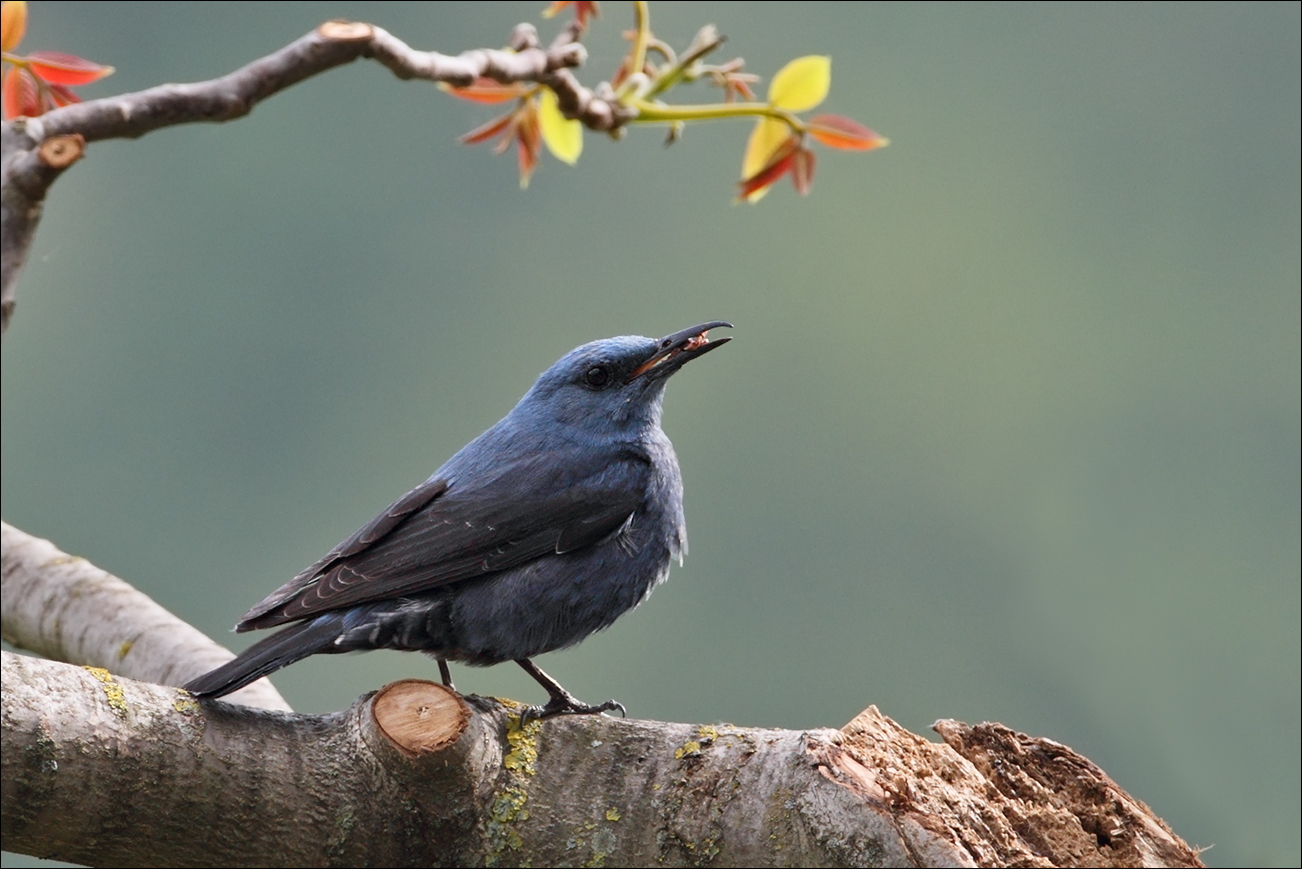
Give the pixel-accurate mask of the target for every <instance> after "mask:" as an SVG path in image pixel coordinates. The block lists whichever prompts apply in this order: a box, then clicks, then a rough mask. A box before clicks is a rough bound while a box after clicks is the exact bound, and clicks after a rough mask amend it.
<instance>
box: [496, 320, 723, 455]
mask: <svg viewBox="0 0 1302 869" xmlns="http://www.w3.org/2000/svg"><path fill="white" fill-rule="evenodd" d="M721 327H726V328H729V329H730V328H732V324H731V323H726V322H724V321H723V320H714V321H711V322H709V323H702V324H701V325H699V326H692V327H691V328H689V329H684V330H682V331H681V332H675V333H673V334H672V335H666V336H665V337H663V338H659V339H657V338H645V337H642V336H641V335H623V336H621V337H618V338H605V339H603V340H601V341H593V342H591V343H589V344H584V345H583V346H582V347H576V348H575V349H573V350H571V351H570V352H569V353H566V354H565V355H564V356H562V357H561V358H560V359H559V360H558V361H557V362H556V364H555V365H553V366H552V367H551V368H548V369H547V370H546V371H544V372H543V373H542V375H541V376H539V378H538V381H537V382H536V383H534V385H533V388H532V389H530V390H529V392H528V393H527V394H526V395H525V397H524V398H522V399H521V400H520V404H519V405H518V406H517V407H516V409H515V411H513V413H514V414H524V415H527V416H529V417H535V418H537V417H543V418H547V419H550V420H554V421H556V422H560V423H563V424H565V425H567V426H571V427H574V428H578V429H580V430H587V429H591V430H593V431H598V432H609V431H610V430H611V429H610V427H611V425H612V423H613V424H614V425H615V426H616V427H617V429H626V430H627V429H637V428H639V427H641V426H644V425H647V424H655V425H657V426H658V425H659V423H660V407H661V400H662V398H663V396H664V390H665V383H666V382H668V380H669V377H670V375H672V374H673V373H674V372H675V371H677V370H678V369H680V368H682V367H683V366H684V365H686V364H687V363H688V362H690V361H691V360H693V359H696V358H697V357H700V356H704V355H705V354H706V353H709V352H710V351H711V350H713V349H714V348H716V347H719V346H721V345H723V344H726V343H727V342H728V341H730V340H732V339H731V338H716V339H715V340H713V341H710V340H708V339H707V338H706V337H705V335H706V333H707V332H708V331H710V330H711V329H716V328H721Z"/></svg>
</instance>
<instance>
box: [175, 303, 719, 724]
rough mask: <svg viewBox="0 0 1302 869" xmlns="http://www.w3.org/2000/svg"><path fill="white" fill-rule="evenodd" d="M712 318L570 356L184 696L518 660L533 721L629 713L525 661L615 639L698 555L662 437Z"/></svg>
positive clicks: (304, 581)
mask: <svg viewBox="0 0 1302 869" xmlns="http://www.w3.org/2000/svg"><path fill="white" fill-rule="evenodd" d="M731 326H732V324H730V323H725V322H723V321H721V320H716V321H713V322H709V323H702V324H701V325H699V326H693V327H691V328H690V329H684V330H682V331H681V332H675V333H674V334H672V335H669V336H666V337H664V338H661V339H659V340H656V339H654V338H643V337H640V336H624V337H620V338H607V339H605V340H603V341H593V342H592V343H590V344H584V345H583V346H582V347H578V348H576V349H574V350H571V351H570V352H569V353H567V354H565V355H564V356H562V357H561V359H560V360H559V361H558V362H557V363H556V364H555V365H553V366H552V367H551V368H549V369H547V370H546V371H544V372H543V373H542V375H541V376H540V377H539V378H538V380H537V382H536V383H534V385H533V387H532V388H531V389H530V390H529V391H528V392H527V393H525V396H524V398H522V399H520V402H519V404H517V405H516V406H515V408H514V409H513V410H512V411H511V412H510V413H508V414H507V415H506V416H505V417H504V418H503V419H502V420H501V421H500V422H498V423H497V424H496V425H494V426H493V427H492V428H490V429H489V430H488V431H486V432H484V433H483V434H481V435H480V436H479V437H477V438H475V439H474V440H473V441H471V442H470V443H469V444H467V445H466V446H465V447H463V448H462V449H461V451H460V452H458V453H457V454H456V455H455V456H453V457H452V458H451V459H449V460H448V461H447V463H446V464H445V465H443V467H441V468H439V469H438V470H437V471H435V472H434V474H433V476H431V477H430V478H429V479H428V480H426V481H425V482H424V483H422V484H420V485H419V486H417V487H416V488H415V489H412V490H411V491H410V492H408V493H407V494H406V495H403V496H402V497H401V498H399V499H398V500H397V501H395V502H393V504H392V505H390V506H389V508H388V509H386V510H385V511H384V512H382V513H381V514H380V515H379V516H376V517H375V518H374V519H372V520H371V521H370V522H368V523H367V524H366V525H365V526H363V527H362V528H361V530H359V531H358V532H357V533H356V534H354V535H353V536H351V537H349V538H348V539H347V540H345V541H344V542H342V543H340V544H339V545H338V546H336V547H335V548H334V549H332V550H331V551H330V552H329V553H327V554H326V556H325V557H324V558H322V559H321V560H320V561H318V562H317V563H316V564H313V565H312V566H311V567H309V568H308V569H307V570H305V571H303V572H302V573H300V574H299V575H298V576H296V577H294V578H293V579H291V580H290V581H289V582H287V583H286V584H285V585H283V586H281V587H280V588H279V589H277V590H276V591H275V592H274V593H272V594H271V595H270V596H269V597H268V598H267V599H266V600H264V601H262V603H260V604H258V605H257V606H255V607H253V609H251V610H249V611H248V612H247V613H245V614H244V617H243V618H242V619H240V622H239V624H238V625H236V626H235V630H237V631H251V630H258V629H262V628H272V627H277V626H280V625H289V627H286V628H284V629H283V630H281V631H279V632H278V633H275V634H273V635H271V636H269V637H267V638H266V639H263V640H261V641H260V642H258V643H255V644H254V645H253V646H251V647H249V648H248V649H247V650H246V651H244V652H243V653H242V654H240V655H239V656H238V657H237V658H235V659H234V660H233V661H230V662H228V663H226V664H224V665H222V666H221V667H218V668H217V669H215V670H213V671H212V672H210V673H207V674H205V675H203V676H200V677H199V678H198V679H195V680H194V681H192V682H191V683H190V684H188V685H186V686H185V687H186V688H187V689H188V690H189V691H190V692H192V693H193V694H195V695H197V696H200V697H221V696H222V695H224V694H229V693H230V692H232V691H235V690H237V689H239V688H242V687H244V686H245V685H247V684H249V683H250V682H252V681H254V680H255V679H259V678H261V677H262V676H266V675H267V674H269V673H272V672H274V671H276V670H279V669H280V668H281V667H286V666H288V665H290V664H292V663H294V662H295V661H299V660H302V659H303V658H306V657H307V656H308V655H316V654H335V653H340V652H353V651H359V650H370V649H400V650H403V651H421V652H425V653H426V654H428V655H431V656H432V657H434V658H435V659H437V660H438V663H439V671H440V673H441V675H442V678H443V684H445V685H447V686H449V687H451V686H452V680H451V678H450V674H449V672H448V669H447V664H446V662H447V661H463V662H465V663H467V664H470V665H472V666H488V665H491V664H500V663H502V662H503V661H515V662H516V663H517V664H519V665H520V666H521V667H523V668H524V670H525V672H527V673H528V674H529V675H530V676H532V677H533V678H534V679H536V680H537V681H538V683H539V684H541V685H542V686H543V688H545V689H546V691H547V695H548V697H549V698H550V699H549V700H548V702H547V704H546V705H545V706H531V707H528V709H526V710H525V712H524V716H523V718H524V720H529V719H531V718H546V717H548V716H551V715H559V714H574V713H579V714H584V713H596V712H605V711H610V710H618V711H619V712H620V713H621V714H623V712H624V707H623V706H622V705H620V704H619V703H616V702H615V701H614V700H608V701H606V702H605V703H601V704H598V705H588V704H585V703H582V702H580V701H579V700H578V699H577V698H575V697H574V695H572V694H570V693H569V692H568V691H566V690H565V689H564V688H563V687H561V685H560V683H559V682H557V681H556V680H555V679H553V678H551V677H550V676H548V675H547V674H546V673H544V672H543V671H542V670H541V669H539V668H538V667H537V666H536V665H535V664H534V663H533V662H532V661H530V660H529V659H530V658H533V657H535V656H536V655H541V654H543V653H544V652H551V651H554V650H556V649H564V648H566V647H568V646H573V645H575V644H576V643H578V642H580V641H581V640H583V639H584V638H585V637H587V636H588V635H589V634H591V633H593V632H594V631H599V630H601V629H603V628H606V627H609V626H610V624H611V623H612V622H614V621H615V619H617V618H618V617H619V616H620V615H622V614H623V613H625V612H627V611H628V610H631V609H632V608H633V607H635V606H637V605H638V604H639V603H641V602H642V601H643V600H645V599H646V597H647V595H649V594H650V593H651V590H652V588H654V587H655V585H656V584H657V583H659V582H661V581H663V580H664V579H665V578H666V577H667V576H668V575H669V563H670V561H672V560H674V559H677V560H678V561H679V563H680V564H681V563H682V558H683V555H684V554H685V553H686V552H687V528H686V525H685V524H684V522H683V481H682V476H681V474H680V473H679V470H678V458H677V457H676V456H675V455H674V448H673V445H672V444H671V443H669V438H668V437H666V436H665V433H664V431H663V430H661V428H660V417H661V411H662V404H663V401H664V390H665V384H666V383H667V382H668V380H669V377H670V375H672V374H673V373H674V372H676V371H678V369H680V368H681V367H682V366H683V365H684V364H686V363H687V362H689V361H691V360H693V359H696V358H698V357H700V356H703V355H705V354H706V353H708V352H710V351H711V350H713V349H715V348H716V347H719V346H721V345H723V344H725V343H727V342H728V341H729V340H731V339H729V338H718V339H715V340H713V341H711V340H708V339H707V338H706V333H707V332H708V331H709V330H710V329H714V328H718V327H728V328H731Z"/></svg>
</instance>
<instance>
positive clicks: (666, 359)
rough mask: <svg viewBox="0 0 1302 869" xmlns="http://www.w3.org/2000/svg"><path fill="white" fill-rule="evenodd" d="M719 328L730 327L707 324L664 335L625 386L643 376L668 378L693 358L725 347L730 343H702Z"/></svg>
mask: <svg viewBox="0 0 1302 869" xmlns="http://www.w3.org/2000/svg"><path fill="white" fill-rule="evenodd" d="M719 328H727V329H731V328H732V324H731V323H729V322H726V321H724V320H711V321H710V322H709V323H702V324H701V325H699V326H692V327H691V328H689V329H684V330H682V331H681V332H675V333H674V334H672V335H666V336H665V337H663V338H661V339H660V341H659V342H658V343H657V344H656V351H655V352H654V353H652V354H651V357H650V358H649V359H647V360H646V361H645V362H643V363H642V364H641V365H639V366H638V367H637V368H636V369H634V371H633V373H632V374H630V375H629V376H628V382H629V383H632V382H633V381H634V380H636V379H637V378H639V377H641V376H642V375H644V374H646V375H649V376H655V377H664V376H666V375H669V374H672V373H674V372H675V371H677V370H678V369H679V368H681V367H682V366H684V365H686V364H687V363H688V362H690V361H691V360H693V359H695V358H696V357H698V356H704V355H705V354H706V353H709V352H710V351H711V350H713V349H714V348H715V347H719V346H721V345H723V344H727V343H728V342H729V341H731V340H732V339H731V338H715V339H714V340H713V341H708V340H706V337H705V334H706V333H707V332H709V331H710V330H711V329H719Z"/></svg>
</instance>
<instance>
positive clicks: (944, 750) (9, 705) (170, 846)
mask: <svg viewBox="0 0 1302 869" xmlns="http://www.w3.org/2000/svg"><path fill="white" fill-rule="evenodd" d="M3 658H4V660H3V670H4V698H3V710H2V720H3V835H4V842H5V847H6V848H7V849H12V850H17V851H20V852H23V853H27V854H34V855H37V856H40V857H49V858H54V859H59V860H67V861H72V862H78V863H84V864H87V865H135V866H195V865H206V866H238V865H314V866H325V865H333V866H358V865H381V866H417V865H419V866H473V865H481V866H499V865H500V866H529V865H532V866H580V865H598V866H600V865H608V866H686V865H704V864H709V865H712V866H977V865H983V866H1137V865H1143V866H1200V865H1202V864H1201V863H1200V862H1199V860H1198V855H1197V854H1196V852H1194V851H1193V850H1192V849H1191V848H1189V846H1187V845H1186V844H1185V843H1184V842H1182V841H1181V840H1180V839H1179V838H1178V837H1176V836H1175V835H1174V834H1173V833H1172V832H1171V831H1170V830H1169V829H1168V828H1167V827H1166V825H1165V824H1163V823H1162V822H1161V821H1160V820H1159V819H1158V818H1156V817H1154V816H1153V814H1152V813H1151V812H1150V811H1149V810H1148V809H1147V808H1146V807H1145V806H1144V805H1143V804H1142V803H1140V802H1138V801H1137V800H1134V799H1132V798H1130V797H1128V796H1127V795H1126V794H1125V793H1124V792H1122V791H1121V789H1120V788H1118V787H1117V786H1116V785H1115V784H1114V783H1113V782H1112V781H1111V780H1110V779H1108V777H1107V776H1106V775H1104V774H1103V773H1102V771H1101V770H1099V769H1098V768H1097V767H1096V766H1094V765H1093V764H1092V763H1090V762H1089V761H1088V760H1086V759H1085V758H1083V757H1080V756H1079V755H1077V754H1075V753H1073V752H1072V751H1071V750H1070V749H1068V748H1066V747H1065V746H1062V745H1059V744H1057V743H1055V742H1051V741H1048V740H1041V739H1033V738H1031V737H1027V736H1025V735H1022V734H1018V733H1014V732H1013V731H1010V730H1008V729H1007V728H1004V727H1002V726H999V725H979V726H977V727H969V726H967V725H962V724H958V723H956V722H944V723H942V724H940V725H938V729H939V730H940V731H941V733H942V734H943V735H944V736H945V739H946V744H936V743H931V742H928V741H926V740H924V739H922V738H920V737H918V736H914V735H913V734H911V733H908V732H907V731H905V730H903V729H902V728H901V727H899V726H898V725H897V724H895V722H893V721H891V720H890V719H889V718H887V717H886V716H884V715H882V714H881V713H879V712H878V711H877V710H876V708H874V707H869V708H868V709H867V710H865V711H864V712H863V713H862V714H861V715H859V716H858V717H857V718H855V720H854V721H852V722H850V723H849V724H848V725H846V726H845V727H844V728H842V729H841V730H805V731H799V730H766V729H761V728H751V727H736V726H733V725H730V724H712V725H694V724H673V723H664V722H656V721H633V720H628V721H625V720H620V719H613V718H607V717H604V716H596V715H586V716H563V717H558V718H552V719H549V720H547V721H542V722H539V721H534V722H530V723H529V724H528V725H526V726H525V727H524V728H521V727H520V726H519V715H518V710H519V708H520V707H519V706H517V705H515V704H512V703H509V702H505V701H499V700H494V699H488V698H480V697H468V698H462V697H460V696H458V695H456V694H455V693H453V692H452V691H450V690H448V689H446V688H444V687H443V686H441V685H437V684H435V683H432V682H421V681H405V682H398V683H394V684H393V685H390V686H388V687H386V688H384V689H382V690H381V691H379V692H378V693H376V694H374V695H368V696H365V697H362V698H361V699H360V700H358V702H357V703H355V704H354V705H353V706H352V707H351V708H349V709H347V710H345V711H342V712H338V713H334V714H330V715H296V714H291V713H285V712H275V711H268V710H262V709H253V708H249V707H243V706H236V705H234V704H230V703H225V702H220V701H216V702H204V703H202V704H200V703H198V702H196V701H195V700H194V699H193V698H192V697H191V696H190V695H188V694H187V693H186V692H184V691H182V690H180V689H176V688H165V687H163V686H160V685H153V684H148V683H143V682H133V681H130V680H126V679H118V678H116V677H113V676H112V675H110V674H108V673H107V672H105V671H102V670H91V669H86V668H79V667H72V666H69V665H66V664H59V663H55V662H51V661H45V660H41V659H36V658H27V657H22V656H20V655H15V654H12V653H8V652H6V653H4V656H3ZM69 818H76V819H77V820H76V823H69V821H68V819H69Z"/></svg>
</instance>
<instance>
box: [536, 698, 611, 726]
mask: <svg viewBox="0 0 1302 869" xmlns="http://www.w3.org/2000/svg"><path fill="white" fill-rule="evenodd" d="M599 712H618V713H619V717H620V718H627V717H628V712H627V711H626V710H625V709H624V704H623V703H620V702H619V701H618V700H607V701H606V702H605V703H599V704H597V705H595V706H590V705H588V704H587V703H580V702H579V700H578V699H577V698H575V697H573V696H567V697H553V698H552V699H551V700H549V701H548V702H547V705H546V706H526V707H525V708H524V709H523V710H521V712H520V726H521V727H524V726H525V725H526V724H528V723H529V722H530V721H535V720H537V721H542V720H543V719H544V718H551V717H552V716H553V715H594V714H597V713H599Z"/></svg>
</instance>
